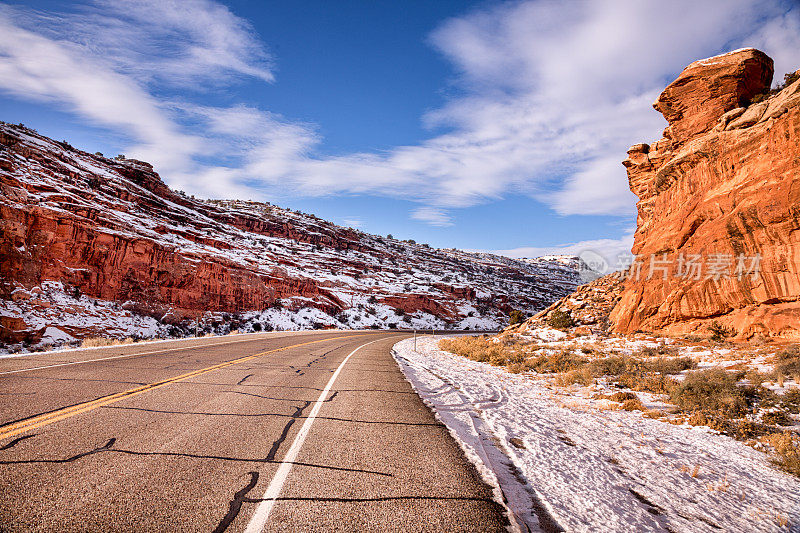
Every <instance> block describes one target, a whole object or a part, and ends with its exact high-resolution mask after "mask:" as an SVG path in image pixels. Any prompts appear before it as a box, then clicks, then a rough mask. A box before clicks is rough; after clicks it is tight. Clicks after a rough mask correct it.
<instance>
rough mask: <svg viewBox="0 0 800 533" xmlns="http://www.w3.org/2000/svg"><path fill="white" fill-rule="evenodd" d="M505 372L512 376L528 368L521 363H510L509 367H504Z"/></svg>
mask: <svg viewBox="0 0 800 533" xmlns="http://www.w3.org/2000/svg"><path fill="white" fill-rule="evenodd" d="M506 370H508V371H509V372H511V373H512V374H521V373H523V372H525V371H526V370H528V368H527V367H526V366H525V365H524V364H523V363H511V364H510V365H508V366H506Z"/></svg>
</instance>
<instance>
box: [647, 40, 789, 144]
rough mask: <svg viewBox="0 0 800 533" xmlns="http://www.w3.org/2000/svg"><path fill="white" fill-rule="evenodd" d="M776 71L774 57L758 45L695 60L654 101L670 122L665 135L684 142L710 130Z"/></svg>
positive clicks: (678, 141)
mask: <svg viewBox="0 0 800 533" xmlns="http://www.w3.org/2000/svg"><path fill="white" fill-rule="evenodd" d="M772 73H773V64H772V59H771V58H770V57H769V56H768V55H767V54H765V53H764V52H761V51H759V50H756V49H754V48H745V49H742V50H736V51H734V52H729V53H727V54H722V55H719V56H715V57H710V58H708V59H701V60H700V61H695V62H694V63H692V64H691V65H689V66H688V67H686V68H685V69H683V72H681V74H680V76H678V79H676V80H675V81H673V82H672V83H670V84H669V86H667V88H666V89H664V92H662V93H661V95H660V96H659V97H658V99H657V100H656V102H655V103H654V104H653V107H654V108H655V109H656V111H659V112H660V113H661V114H662V115H664V118H666V119H667V122H669V126H668V127H667V130H666V131H665V132H664V137H666V138H668V139H672V140H673V141H674V142H675V143H676V144H680V143H682V142H684V141H686V140H688V139H689V138H691V137H693V136H694V135H697V134H699V133H702V132H705V131H708V130H709V129H711V128H712V127H713V126H714V125H715V124H716V123H717V119H719V117H720V116H721V115H722V114H723V113H725V112H726V111H730V110H731V109H734V108H737V107H741V106H742V105H743V104H746V103H749V102H750V99H751V98H753V97H754V96H755V95H757V94H759V93H761V92H763V91H764V90H765V89H768V88H769V84H770V82H771V81H772Z"/></svg>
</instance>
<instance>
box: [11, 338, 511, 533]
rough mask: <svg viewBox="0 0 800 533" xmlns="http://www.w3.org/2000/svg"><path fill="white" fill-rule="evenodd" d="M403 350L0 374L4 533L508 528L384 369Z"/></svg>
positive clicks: (294, 347) (226, 348)
mask: <svg viewBox="0 0 800 533" xmlns="http://www.w3.org/2000/svg"><path fill="white" fill-rule="evenodd" d="M406 335H407V334H406ZM403 336H404V334H402V333H397V332H391V333H386V332H306V333H269V334H260V335H240V336H228V337H218V338H204V339H191V340H185V341H173V342H163V343H146V344H134V345H128V346H117V347H109V348H103V349H93V350H78V351H69V352H60V353H51V354H34V355H30V356H26V357H19V358H5V359H0V530H1V531H93V532H97V531H333V530H336V531H501V530H505V529H506V527H507V523H506V521H505V518H504V515H503V512H502V508H500V506H499V505H498V504H497V503H495V502H494V501H493V499H492V496H491V490H490V488H489V487H488V486H486V485H485V484H484V483H483V482H482V481H481V479H480V477H479V476H478V474H477V472H476V471H475V469H474V468H473V467H472V465H470V464H469V463H468V462H467V461H466V460H465V458H464V457H463V455H462V453H461V451H460V450H459V448H458V446H457V445H456V443H455V442H454V441H453V440H452V438H451V437H450V436H449V434H448V433H447V430H446V428H444V426H442V425H441V424H440V423H438V422H437V421H436V420H435V419H434V417H433V415H432V414H431V412H430V411H429V410H428V409H427V408H426V407H425V405H424V404H423V403H422V401H421V400H420V398H419V397H418V396H417V395H416V394H415V393H414V392H413V390H412V389H411V387H410V386H409V384H408V383H407V382H406V381H405V379H404V378H403V375H402V374H401V372H400V370H399V369H398V367H397V365H396V364H395V362H394V360H393V359H392V357H391V355H390V348H391V346H392V345H393V344H394V343H395V342H397V341H399V340H400V339H401V338H403ZM343 363H344V364H343Z"/></svg>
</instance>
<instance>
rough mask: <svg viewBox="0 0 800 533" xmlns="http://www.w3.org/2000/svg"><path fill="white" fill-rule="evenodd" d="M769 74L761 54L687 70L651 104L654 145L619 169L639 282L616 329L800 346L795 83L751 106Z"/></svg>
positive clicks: (630, 287)
mask: <svg viewBox="0 0 800 533" xmlns="http://www.w3.org/2000/svg"><path fill="white" fill-rule="evenodd" d="M772 74H773V64H772V60H771V59H770V58H769V57H768V56H766V55H765V54H763V53H762V52H759V51H758V50H753V49H744V50H737V51H735V52H731V53H728V54H724V55H721V56H717V57H712V58H709V59H705V60H702V61H697V62H695V63H692V64H691V65H689V66H688V67H687V68H686V69H684V71H683V72H682V73H681V74H680V76H679V77H678V79H676V80H675V81H674V82H673V83H671V84H670V85H669V86H668V87H667V88H666V89H665V90H664V92H663V93H662V94H661V96H660V97H659V98H658V100H657V101H656V103H655V104H654V107H655V108H656V110H658V111H660V112H661V113H663V115H664V117H665V118H666V119H667V121H668V122H669V126H668V127H667V128H666V129H665V131H664V137H663V138H662V139H660V140H659V141H657V142H656V143H654V144H652V145H647V144H638V145H635V146H633V147H631V149H630V150H629V151H628V158H627V159H626V160H625V161H624V162H623V165H625V167H626V168H627V172H628V179H629V182H630V187H631V190H632V191H633V192H634V193H635V194H636V195H637V196H638V197H639V201H638V204H637V207H638V221H637V229H636V234H635V242H634V246H633V253H634V254H636V255H637V256H638V258H639V260H640V261H641V273H640V275H639V277H638V279H636V276H635V269H634V271H632V272H631V274H634V275H632V276H631V277H630V278H629V279H628V280H627V281H626V285H625V290H624V291H623V294H622V297H621V300H620V302H619V303H618V304H617V306H616V307H615V308H614V310H613V311H612V313H611V320H612V322H613V323H614V325H615V329H616V330H617V331H619V332H621V333H630V332H633V331H636V330H662V331H665V332H668V333H685V332H689V331H695V330H697V331H704V330H705V329H706V327H707V326H708V324H709V322H710V320H718V321H719V322H720V323H722V324H725V325H728V326H730V327H733V328H734V329H735V330H736V332H737V334H738V335H739V336H740V337H750V336H753V335H756V334H763V335H766V336H782V337H785V338H793V339H798V338H800V302H799V301H798V298H800V81H795V82H794V83H791V84H790V85H788V86H787V87H785V88H783V90H781V91H780V92H777V93H775V94H772V95H770V96H769V97H768V98H766V99H763V100H762V98H763V97H759V98H755V100H759V101H758V102H757V103H751V102H752V101H753V100H754V97H755V96H757V95H759V94H760V93H764V92H765V91H767V90H768V89H769V85H770V82H771V79H772ZM758 256H760V264H757V263H758V259H755V258H756V257H758ZM689 261H692V262H693V264H695V265H697V264H698V263H699V264H700V265H701V266H700V267H699V270H700V271H699V273H698V271H697V270H696V269H695V270H691V268H689V266H690V263H689ZM754 263H755V264H754ZM651 267H655V268H653V269H652V271H651ZM681 267H682V268H681ZM751 267H754V268H751ZM695 268H697V267H695ZM751 270H752V271H754V272H751ZM681 274H683V276H682V277H681ZM664 276H666V279H664ZM648 278H649V279H648Z"/></svg>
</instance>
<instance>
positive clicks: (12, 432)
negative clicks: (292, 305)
mask: <svg viewBox="0 0 800 533" xmlns="http://www.w3.org/2000/svg"><path fill="white" fill-rule="evenodd" d="M366 335H374V334H370V333H368V334H366ZM363 336H365V334H363V333H361V334H357V335H343V336H341V337H333V338H329V339H320V340H316V341H308V342H302V343H300V344H293V345H291V346H284V347H283V348H275V349H273V350H267V351H266V352H259V353H257V354H254V355H247V356H245V357H240V358H239V359H232V360H230V361H226V362H224V363H219V364H216V365H214V366H209V367H207V368H201V369H200V370H194V371H192V372H188V373H186V374H181V375H180V376H175V377H174V378H169V379H164V380H162V381H156V382H155V383H149V384H147V385H142V386H139V387H136V388H134V389H129V390H126V391H123V392H117V393H114V394H109V395H108V396H103V397H101V398H97V399H96V400H92V401H89V402H84V403H79V404H77V405H72V406H70V407H64V408H63V409H57V410H55V411H52V412H49V413H44V414H41V415H37V416H33V417H31V418H26V419H25V420H20V421H18V422H13V423H11V424H7V425H5V426H0V441H1V440H3V439H8V438H11V437H16V436H17V435H20V434H22V433H25V432H27V431H30V430H32V429H36V428H40V427H42V426H46V425H48V424H52V423H53V422H58V421H59V420H64V419H65V418H70V417H73V416H75V415H79V414H81V413H86V412H88V411H92V410H94V409H97V408H98V407H103V406H104V405H109V404H112V403H114V402H118V401H120V400H123V399H125V398H130V397H132V396H136V395H138V394H142V393H143V392H147V391H151V390H153V389H157V388H159V387H163V386H164V385H169V384H170V383H175V382H178V381H183V380H185V379H189V378H192V377H195V376H199V375H201V374H206V373H208V372H212V371H214V370H219V369H220V368H225V367H226V366H231V365H236V364H239V363H244V362H246V361H250V360H252V359H255V358H257V357H262V356H264V355H268V354H271V353H275V352H280V351H283V350H288V349H290V348H298V347H300V346H308V345H309V344H316V343H319V342H326V341H333V340H338V339H349V338H352V337H363ZM211 347H213V345H211ZM198 348H204V346H198Z"/></svg>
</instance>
